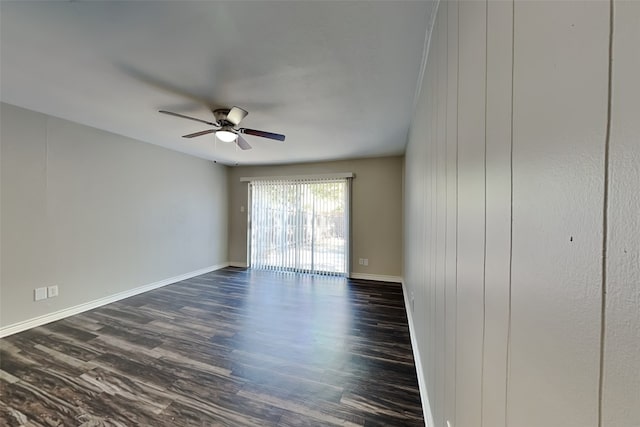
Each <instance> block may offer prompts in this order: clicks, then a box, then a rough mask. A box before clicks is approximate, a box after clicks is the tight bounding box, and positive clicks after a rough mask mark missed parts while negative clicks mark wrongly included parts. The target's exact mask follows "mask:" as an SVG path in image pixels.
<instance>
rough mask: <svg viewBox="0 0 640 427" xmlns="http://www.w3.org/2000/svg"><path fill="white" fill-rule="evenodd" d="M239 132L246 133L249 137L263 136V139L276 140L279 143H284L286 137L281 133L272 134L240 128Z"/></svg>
mask: <svg viewBox="0 0 640 427" xmlns="http://www.w3.org/2000/svg"><path fill="white" fill-rule="evenodd" d="M238 130H239V131H240V133H246V134H247V135H253V136H261V137H263V138H269V139H275V140H277V141H284V135H281V134H279V133H271V132H265V131H263V130H256V129H247V128H240V129H238Z"/></svg>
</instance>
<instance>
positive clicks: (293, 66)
mask: <svg viewBox="0 0 640 427" xmlns="http://www.w3.org/2000/svg"><path fill="white" fill-rule="evenodd" d="M432 8H433V2H432V1H426V0H425V1H284V2H276V1H256V2H250V1H225V2H222V1H125V2H102V1H71V2H62V1H60V2H51V1H44V2H35V1H17V2H10V1H4V0H3V1H0V19H1V21H0V83H1V86H0V99H1V100H2V101H3V102H7V103H9V104H14V105H17V106H21V107H24V108H28V109H31V110H35V111H39V112H42V113H46V114H49V115H52V116H56V117H61V118H64V119H67V120H71V121H74V122H78V123H82V124H85V125H89V126H93V127H96V128H99V129H103V130H107V131H110V132H113V133H117V134H121V135H125V136H128V137H131V138H135V139H138V140H141V141H145V142H150V143H153V144H157V145H160V146H164V147H167V148H170V149H174V150H178V151H182V152H185V153H189V154H192V155H195V156H199V157H203V158H207V159H211V160H217V161H218V162H221V163H225V164H235V163H239V164H278V163H293V162H306V161H316V160H333V159H344V158H355V157H371V156H383V155H392V154H400V153H402V152H403V151H404V146H405V142H406V137H407V131H408V127H409V122H410V119H411V115H412V111H413V102H414V95H415V91H416V87H417V84H418V78H419V73H420V67H421V62H422V56H423V50H424V45H425V34H426V30H427V26H428V25H429V22H430V15H431V12H432ZM233 105H237V106H239V107H242V108H244V109H246V110H248V111H249V115H248V116H247V118H245V119H244V121H243V122H242V126H244V127H249V128H254V129H261V130H266V131H271V132H277V133H283V134H285V135H286V136H287V139H286V141H285V142H284V143H278V142H275V141H271V140H267V139H263V138H257V137H253V136H248V135H246V136H245V138H246V139H247V141H248V142H249V143H250V144H251V145H252V146H253V147H254V149H253V150H249V151H240V150H238V149H236V148H235V145H233V144H225V143H222V142H219V141H218V142H217V143H216V141H215V139H214V137H213V135H208V136H203V137H199V138H196V139H191V140H186V139H183V138H181V135H184V134H187V133H191V132H196V131H199V130H205V129H207V126H206V125H200V124H199V123H197V122H193V121H189V120H184V119H179V118H175V117H170V116H166V115H163V114H159V113H158V112H157V111H158V110H160V109H167V110H171V111H175V112H178V113H182V114H187V115H191V116H195V117H199V118H202V119H205V120H212V119H213V116H212V114H211V112H210V108H211V107H231V106H233Z"/></svg>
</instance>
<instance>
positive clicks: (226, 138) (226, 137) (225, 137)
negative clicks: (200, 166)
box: [216, 130, 238, 142]
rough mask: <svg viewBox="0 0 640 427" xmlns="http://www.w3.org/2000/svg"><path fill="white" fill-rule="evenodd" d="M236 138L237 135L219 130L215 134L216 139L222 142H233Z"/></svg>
mask: <svg viewBox="0 0 640 427" xmlns="http://www.w3.org/2000/svg"><path fill="white" fill-rule="evenodd" d="M237 137H238V135H236V134H235V133H233V132H229V131H228V130H219V131H218V132H216V138H218V139H219V140H220V141H222V142H233V141H235V140H236V138H237Z"/></svg>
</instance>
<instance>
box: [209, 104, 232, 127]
mask: <svg viewBox="0 0 640 427" xmlns="http://www.w3.org/2000/svg"><path fill="white" fill-rule="evenodd" d="M229 111H230V110H229V109H228V108H218V109H217V110H213V117H215V118H216V122H218V123H219V124H220V126H225V125H232V124H231V123H229V122H227V115H228V114H229Z"/></svg>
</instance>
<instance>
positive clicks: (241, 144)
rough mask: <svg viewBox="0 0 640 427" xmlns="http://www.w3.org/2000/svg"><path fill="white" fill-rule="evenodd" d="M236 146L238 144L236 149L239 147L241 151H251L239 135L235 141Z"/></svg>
mask: <svg viewBox="0 0 640 427" xmlns="http://www.w3.org/2000/svg"><path fill="white" fill-rule="evenodd" d="M236 144H238V147H240V148H241V149H242V150H251V146H250V145H249V143H248V142H247V140H246V139H244V138H243V137H241V136H240V135H238V139H236Z"/></svg>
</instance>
